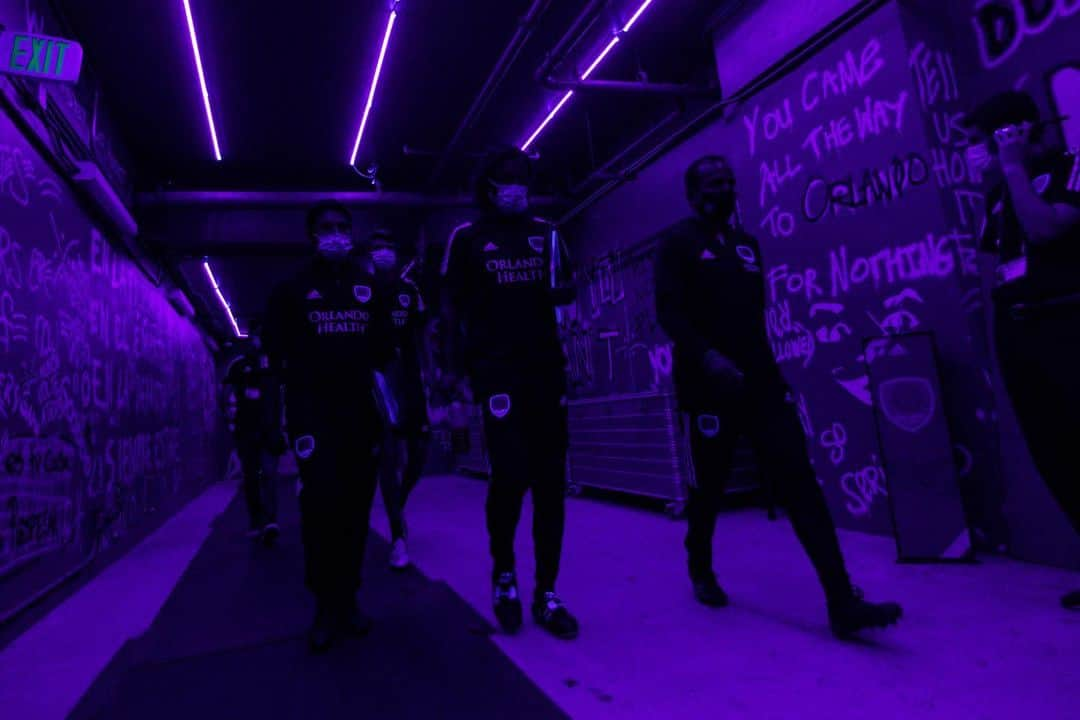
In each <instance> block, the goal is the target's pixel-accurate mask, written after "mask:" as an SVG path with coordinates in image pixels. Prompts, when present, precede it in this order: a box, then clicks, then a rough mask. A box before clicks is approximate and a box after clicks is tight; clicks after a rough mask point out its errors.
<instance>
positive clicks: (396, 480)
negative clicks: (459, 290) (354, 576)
mask: <svg viewBox="0 0 1080 720" xmlns="http://www.w3.org/2000/svg"><path fill="white" fill-rule="evenodd" d="M369 257H370V260H371V263H372V266H373V267H374V269H375V279H376V287H377V288H378V291H379V292H380V293H381V294H382V295H383V297H384V298H386V299H387V305H386V306H387V308H388V312H389V314H390V317H389V324H390V327H391V332H392V333H393V338H394V358H393V360H392V361H391V362H390V363H389V364H388V366H387V368H386V377H387V380H388V382H389V385H390V387H391V388H392V389H393V395H394V398H395V399H396V400H397V411H398V412H397V416H396V417H395V418H394V419H393V421H392V422H388V423H387V428H386V433H385V437H384V439H383V445H382V458H381V461H380V468H379V487H380V489H381V491H382V496H383V504H384V505H385V506H386V514H387V516H388V517H389V519H390V533H391V538H392V544H391V547H390V567H392V568H394V569H396V570H401V569H404V568H406V567H408V565H409V553H408V549H407V547H406V544H405V539H406V533H407V526H406V524H405V503H406V502H407V501H408V499H409V494H410V493H411V492H412V490H413V488H415V487H416V484H417V483H418V482H419V481H420V473H421V472H422V471H423V469H424V462H425V461H426V459H427V443H428V437H429V435H430V428H429V426H428V410H427V398H426V396H425V393H424V381H423V372H422V367H421V365H422V363H421V359H420V358H421V352H420V351H421V347H422V339H421V335H422V333H423V329H424V323H425V320H426V317H427V308H426V307H425V305H424V298H423V297H422V296H421V294H420V288H418V287H417V285H416V283H415V282H414V281H413V280H412V278H411V271H412V270H413V269H414V268H415V264H414V263H410V264H409V265H407V266H405V267H402V264H401V261H400V257H399V255H398V248H397V244H396V243H395V242H394V239H393V237H392V236H391V235H390V232H389V231H387V230H383V229H379V230H376V231H375V232H374V233H373V234H372V237H371V242H370V248H369Z"/></svg>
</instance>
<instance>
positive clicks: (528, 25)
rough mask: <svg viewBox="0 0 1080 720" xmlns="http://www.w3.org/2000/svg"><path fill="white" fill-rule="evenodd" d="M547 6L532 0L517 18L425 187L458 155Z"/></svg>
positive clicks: (546, 0)
mask: <svg viewBox="0 0 1080 720" xmlns="http://www.w3.org/2000/svg"><path fill="white" fill-rule="evenodd" d="M551 3H552V0H533V3H532V5H530V6H529V9H528V10H527V11H526V12H525V14H524V15H522V16H521V19H520V20H519V21H518V26H517V30H515V31H514V36H513V37H511V38H510V42H509V43H507V45H506V47H505V48H504V49H503V51H502V55H500V56H499V59H498V60H497V61H496V62H495V67H493V68H492V69H491V73H490V74H489V75H488V78H487V80H486V81H485V82H484V86H483V87H482V88H480V93H479V94H478V95H477V96H476V98H474V99H473V102H472V105H470V106H469V110H468V111H467V112H466V113H465V117H463V118H462V119H461V122H460V123H459V124H458V126H457V130H455V131H454V135H453V136H452V137H451V138H450V143H449V144H448V145H447V146H446V149H445V150H444V151H443V152H442V153H441V154H440V157H439V162H438V163H437V164H436V165H435V169H434V170H432V171H431V175H430V176H429V177H428V182H427V186H428V187H433V186H434V185H435V184H436V183H437V182H438V181H439V179H440V178H441V177H442V174H443V172H444V171H445V170H446V167H447V165H448V164H449V162H450V160H451V159H453V158H454V156H455V155H457V154H459V153H458V147H459V146H460V145H461V141H462V138H463V137H464V136H465V133H466V132H468V131H469V129H470V128H472V126H473V124H474V123H475V122H476V119H477V118H478V117H479V116H480V113H482V112H483V111H484V109H485V108H486V107H487V105H488V103H489V102H490V101H491V97H492V96H493V95H494V94H495V91H496V90H497V89H498V87H499V85H500V84H501V83H502V81H503V80H505V79H506V75H507V73H508V72H509V71H510V68H511V66H513V64H514V62H515V61H516V60H517V58H518V55H520V54H521V51H522V49H523V48H524V47H525V44H526V43H527V42H528V41H529V38H531V37H532V33H533V30H535V29H536V24H537V21H538V20H539V19H540V17H541V16H542V15H543V14H544V13H545V12H547V9H548V8H549V7H550V6H551Z"/></svg>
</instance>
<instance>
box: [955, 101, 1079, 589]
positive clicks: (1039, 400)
mask: <svg viewBox="0 0 1080 720" xmlns="http://www.w3.org/2000/svg"><path fill="white" fill-rule="evenodd" d="M966 120H967V124H968V126H969V127H971V128H972V131H973V142H972V145H971V146H970V149H969V160H970V161H971V163H972V164H973V165H974V166H975V169H977V170H981V171H982V173H983V177H984V179H985V181H986V182H987V183H988V184H990V185H992V189H991V190H990V192H989V193H988V194H987V197H986V210H987V214H986V224H985V226H984V229H983V233H982V238H981V250H982V251H983V252H985V253H987V254H988V255H992V256H993V258H994V260H995V261H996V269H995V275H996V278H995V283H994V289H993V293H992V295H993V306H994V330H995V333H994V334H995V344H996V347H997V358H998V364H999V365H1000V367H1001V373H1002V377H1003V379H1004V381H1005V386H1006V389H1007V390H1008V393H1009V397H1010V399H1011V400H1012V405H1013V409H1014V410H1015V411H1016V417H1017V420H1018V422H1019V424H1020V429H1021V431H1022V432H1023V434H1024V438H1025V440H1026V441H1027V446H1028V449H1029V450H1030V452H1031V457H1032V459H1033V460H1034V462H1035V467H1036V468H1037V469H1038V471H1039V474H1040V475H1042V477H1043V480H1044V481H1045V482H1046V485H1047V487H1049V489H1050V492H1051V494H1052V495H1053V496H1054V498H1055V499H1056V500H1057V502H1058V504H1060V505H1061V508H1062V510H1064V511H1065V514H1066V516H1067V517H1068V519H1069V521H1070V523H1071V524H1072V526H1073V528H1075V529H1076V531H1077V532H1080V455H1077V452H1076V443H1077V440H1078V439H1080V415H1078V414H1077V408H1078V407H1080V374H1078V373H1077V363H1076V356H1077V354H1080V157H1078V156H1077V154H1076V153H1075V152H1073V153H1066V152H1063V151H1062V150H1060V149H1056V150H1055V149H1050V148H1048V147H1046V146H1045V145H1044V144H1043V143H1042V142H1041V141H1042V139H1043V129H1044V125H1043V124H1042V123H1041V122H1040V119H1039V110H1038V107H1037V106H1036V105H1035V101H1034V100H1033V99H1032V98H1031V96H1030V95H1028V94H1027V93H1023V92H1016V91H1010V92H1004V93H1000V94H998V95H995V96H993V97H991V98H989V99H988V100H987V101H986V102H984V103H983V104H982V105H980V106H979V107H978V108H976V109H975V110H974V111H973V112H972V113H970V114H969V115H968V117H967V119H966ZM1061 604H1062V605H1063V606H1065V607H1066V608H1067V609H1070V610H1077V609H1080V591H1074V592H1070V593H1068V594H1067V595H1065V597H1063V598H1062V599H1061Z"/></svg>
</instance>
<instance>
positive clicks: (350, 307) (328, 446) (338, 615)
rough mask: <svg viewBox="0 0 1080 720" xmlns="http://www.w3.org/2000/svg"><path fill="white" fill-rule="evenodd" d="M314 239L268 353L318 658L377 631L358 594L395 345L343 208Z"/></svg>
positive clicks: (268, 337) (316, 225)
mask: <svg viewBox="0 0 1080 720" xmlns="http://www.w3.org/2000/svg"><path fill="white" fill-rule="evenodd" d="M307 231H308V235H309V236H310V238H311V240H312V242H314V244H315V247H316V256H315V259H314V260H313V261H312V262H311V263H310V264H309V265H308V266H306V267H304V268H303V269H302V270H301V271H300V272H299V273H297V275H296V276H295V277H294V278H292V279H291V280H289V281H287V282H285V283H283V284H281V285H280V286H278V287H277V288H276V289H275V290H274V293H273V295H272V297H271V300H270V304H269V307H268V309H267V313H266V324H265V329H264V333H263V343H264V345H265V347H266V350H267V352H268V354H269V356H270V358H271V362H272V364H274V365H275V366H276V367H277V368H279V369H280V371H281V372H282V377H283V380H284V386H285V416H286V426H287V429H288V433H289V438H290V440H291V442H292V446H293V451H294V452H295V453H296V458H297V464H298V466H299V470H300V481H301V487H300V490H299V493H298V495H299V500H300V517H301V533H302V536H303V541H304V564H305V575H306V582H307V585H308V587H309V588H310V589H311V591H312V593H313V594H314V595H315V601H316V614H315V621H314V623H313V625H312V628H311V632H310V636H309V639H310V642H311V646H312V649H313V650H315V651H317V652H318V651H323V650H326V649H327V648H328V647H329V646H330V644H331V643H332V642H333V640H334V637H335V635H336V634H337V632H338V631H343V632H345V633H347V634H351V635H363V634H365V633H366V632H367V631H368V630H369V629H370V625H371V621H370V620H369V619H368V618H367V617H366V616H364V615H363V613H361V612H360V610H359V609H358V608H357V605H356V592H357V590H358V589H359V586H360V570H361V565H362V563H363V558H364V544H365V541H366V540H367V533H368V521H369V519H370V515H371V504H372V500H373V499H374V495H375V484H376V469H377V457H376V447H377V445H378V442H379V438H380V436H381V435H380V434H381V422H380V420H379V416H378V409H377V407H376V401H375V395H374V392H373V374H374V371H375V369H376V368H380V367H382V366H383V365H385V363H386V361H387V360H388V359H389V355H390V352H391V350H392V344H391V343H392V339H391V336H390V333H389V329H388V328H387V326H386V319H385V317H386V313H385V312H384V309H383V298H381V297H380V296H379V293H378V291H377V289H376V282H375V278H374V276H372V275H371V274H370V273H369V272H368V271H366V270H365V269H364V268H362V267H361V266H360V265H359V263H358V262H357V261H356V259H355V257H354V256H353V253H352V250H353V240H352V223H351V220H350V217H349V214H348V212H347V211H346V210H345V208H344V207H342V206H341V205H339V204H337V203H334V202H324V203H320V204H318V205H316V206H315V207H313V208H312V209H311V210H310V211H309V213H308V217H307Z"/></svg>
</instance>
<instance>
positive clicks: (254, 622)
mask: <svg viewBox="0 0 1080 720" xmlns="http://www.w3.org/2000/svg"><path fill="white" fill-rule="evenodd" d="M282 510H283V518H282V536H281V540H280V542H279V544H278V546H277V547H275V548H270V549H268V548H263V547H261V546H258V545H255V544H253V543H252V541H251V540H249V539H247V538H245V537H244V530H245V529H246V518H245V515H244V509H243V504H242V503H241V502H240V501H239V499H238V500H236V501H234V502H233V503H232V504H231V505H230V506H229V508H228V510H227V511H226V512H225V514H224V515H223V516H222V517H221V518H220V519H219V520H218V522H216V523H215V527H214V529H213V531H212V533H211V535H210V537H209V538H208V539H207V541H206V543H205V544H204V545H203V547H202V548H201V550H200V551H199V553H198V555H197V556H196V557H195V559H194V560H193V561H192V563H191V565H190V566H189V567H188V569H187V571H186V572H185V574H184V576H183V577H182V578H181V580H180V582H179V583H178V584H177V586H176V588H175V589H174V591H173V593H172V595H171V596H170V597H169V599H168V600H167V602H166V603H165V605H164V607H163V608H162V610H161V612H160V614H159V615H158V617H157V618H156V619H155V621H154V623H153V624H152V625H151V627H150V628H149V630H148V631H147V632H146V633H145V634H144V635H143V636H141V637H139V638H137V639H135V640H133V641H131V642H128V643H127V644H126V645H125V646H124V647H123V648H122V649H121V651H120V652H119V653H117V655H116V656H115V657H114V658H113V660H112V662H111V663H110V664H109V666H108V667H107V668H106V669H105V670H104V671H103V672H102V674H101V675H100V676H99V677H98V678H97V680H96V681H95V683H94V685H93V686H92V687H91V689H90V690H89V691H88V692H87V694H86V695H85V696H84V697H83V698H82V700H81V701H80V703H79V705H78V706H77V707H76V709H75V711H74V712H73V713H72V714H71V715H70V717H71V718H75V719H76V720H83V719H86V720H90V719H94V720H105V719H108V720H122V719H124V718H140V719H143V718H148V717H153V718H155V719H157V720H169V719H171V718H177V719H180V718H183V719H184V720H193V719H194V720H216V719H217V718H230V719H231V718H248V717H251V718H256V717H257V718H260V720H273V719H275V718H328V719H329V718H339V717H340V718H346V717H347V718H360V717H362V718H403V719H408V718H425V720H427V719H428V718H433V717H438V718H503V717H506V718H509V717H513V718H565V717H566V715H565V714H564V713H562V711H560V710H559V708H558V707H557V706H556V705H555V704H554V703H553V702H552V701H551V700H550V699H549V698H548V697H547V696H546V695H544V694H543V693H542V692H541V691H540V690H539V689H538V688H537V687H536V686H535V685H534V684H533V683H532V682H531V681H530V680H529V679H528V678H527V677H526V676H525V675H524V674H523V673H522V672H521V671H520V670H519V669H518V668H517V666H515V665H514V664H513V663H512V662H511V661H510V660H508V659H507V658H506V657H505V656H504V655H503V654H502V652H501V651H500V650H499V649H498V648H497V647H496V646H495V645H494V644H493V643H492V642H491V640H490V638H489V635H490V634H491V631H492V629H491V627H490V626H489V625H488V623H487V622H486V621H485V620H484V618H482V617H481V616H480V615H478V614H477V613H476V612H475V611H474V610H472V608H470V607H469V606H468V605H467V604H466V603H465V602H464V601H463V600H462V599H461V598H460V597H458V596H457V595H456V594H455V593H454V592H453V591H451V590H450V588H449V587H448V586H446V585H445V584H444V583H441V582H433V581H431V580H428V579H426V578H425V577H423V576H422V575H420V574H419V573H417V572H415V571H412V570H410V571H408V572H405V573H395V572H392V571H391V570H389V568H388V567H387V564H386V558H387V553H388V548H387V545H386V543H385V542H384V541H383V540H382V539H381V538H379V537H378V536H376V535H374V534H372V536H371V537H370V539H369V545H368V558H367V564H366V568H365V587H364V590H363V591H362V605H363V607H364V609H365V611H366V612H368V613H369V614H370V615H371V616H372V617H373V618H374V619H375V621H376V624H375V628H374V629H373V630H372V633H371V635H370V636H369V637H367V638H364V639H359V640H346V641H343V642H342V643H341V644H340V645H338V646H337V647H335V648H334V649H333V650H331V652H330V653H328V654H327V655H324V656H318V657H315V656H311V655H310V654H309V653H308V650H307V644H306V635H305V633H306V630H307V626H308V623H309V621H310V619H311V614H312V611H313V604H312V601H311V599H310V597H309V596H308V594H307V592H306V591H305V589H304V587H303V584H302V578H303V563H302V557H303V556H302V552H301V547H300V529H299V524H298V522H299V519H298V517H297V511H296V507H295V501H293V500H292V499H291V497H286V498H284V502H283V503H282ZM138 580H139V579H138V578H137V577H134V578H131V582H132V584H133V587H134V586H135V585H137V583H138Z"/></svg>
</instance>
